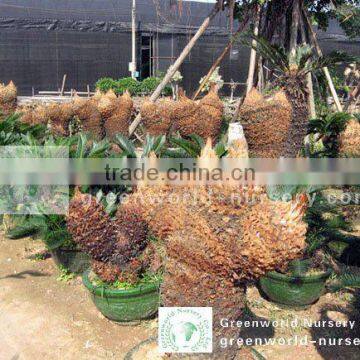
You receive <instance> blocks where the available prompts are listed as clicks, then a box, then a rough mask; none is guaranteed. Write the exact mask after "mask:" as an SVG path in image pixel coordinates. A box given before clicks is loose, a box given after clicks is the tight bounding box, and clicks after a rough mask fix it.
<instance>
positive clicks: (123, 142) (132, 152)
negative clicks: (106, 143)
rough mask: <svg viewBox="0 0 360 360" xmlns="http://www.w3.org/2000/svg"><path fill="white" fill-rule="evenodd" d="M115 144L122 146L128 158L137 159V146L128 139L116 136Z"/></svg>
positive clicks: (119, 135)
mask: <svg viewBox="0 0 360 360" xmlns="http://www.w3.org/2000/svg"><path fill="white" fill-rule="evenodd" d="M115 143H116V144H117V145H119V146H120V148H121V150H123V151H124V152H125V153H126V156H127V157H128V158H136V149H135V146H134V144H133V143H132V142H131V141H130V140H129V139H128V138H126V137H125V136H123V135H121V134H116V136H115Z"/></svg>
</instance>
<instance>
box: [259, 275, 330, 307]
mask: <svg viewBox="0 0 360 360" xmlns="http://www.w3.org/2000/svg"><path fill="white" fill-rule="evenodd" d="M330 274H331V270H327V271H324V272H322V273H319V274H315V275H296V276H291V275H285V274H281V273H279V272H276V271H271V272H269V273H267V274H266V275H265V276H264V277H262V278H261V279H260V287H261V290H262V291H263V292H264V293H265V295H266V296H267V297H268V298H269V299H270V300H271V301H273V302H275V303H279V304H284V305H289V306H306V305H310V304H313V303H315V302H316V301H317V300H319V298H320V296H321V295H322V294H324V292H325V284H326V281H327V279H328V278H329V277H330Z"/></svg>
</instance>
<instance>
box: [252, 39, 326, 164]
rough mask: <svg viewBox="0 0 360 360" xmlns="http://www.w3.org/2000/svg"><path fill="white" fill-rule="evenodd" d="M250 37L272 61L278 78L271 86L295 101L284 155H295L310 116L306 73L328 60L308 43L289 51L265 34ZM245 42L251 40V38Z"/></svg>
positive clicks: (257, 49)
mask: <svg viewBox="0 0 360 360" xmlns="http://www.w3.org/2000/svg"><path fill="white" fill-rule="evenodd" d="M250 38H251V40H252V39H255V40H256V51H257V52H258V53H259V54H260V56H262V57H263V58H264V59H265V60H267V61H268V62H269V63H270V64H271V65H272V68H273V74H274V78H275V79H274V81H273V83H272V86H273V87H274V88H276V87H278V88H281V89H283V90H284V92H285V94H286V97H287V99H288V100H289V102H290V103H291V105H292V121H291V125H290V128H289V131H288V136H287V139H286V146H285V153H284V154H283V155H284V156H286V157H296V156H297V155H298V153H299V151H300V150H301V148H302V146H303V141H304V138H305V136H306V132H307V125H308V118H309V109H308V96H309V94H308V90H307V83H306V76H307V74H308V73H310V72H312V71H315V70H317V69H320V68H321V67H323V66H325V65H326V63H327V62H328V61H329V60H328V59H325V58H317V59H315V58H314V57H313V52H312V49H311V47H309V46H308V45H302V46H298V47H297V48H296V49H295V51H294V52H292V53H290V54H288V53H286V51H285V50H284V48H282V47H280V46H277V45H272V44H270V43H269V42H268V41H267V40H266V39H264V38H263V37H259V36H254V35H250ZM246 42H247V43H248V44H249V40H247V41H246Z"/></svg>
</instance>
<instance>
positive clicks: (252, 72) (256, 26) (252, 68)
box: [246, 6, 261, 94]
mask: <svg viewBox="0 0 360 360" xmlns="http://www.w3.org/2000/svg"><path fill="white" fill-rule="evenodd" d="M260 11H261V7H260V6H258V7H257V9H256V15H255V20H254V35H255V36H258V35H259V25H260ZM255 68H256V40H253V41H252V48H251V52H250V63H249V72H248V78H247V81H246V94H248V93H249V92H250V91H251V89H252V88H253V87H254V75H255Z"/></svg>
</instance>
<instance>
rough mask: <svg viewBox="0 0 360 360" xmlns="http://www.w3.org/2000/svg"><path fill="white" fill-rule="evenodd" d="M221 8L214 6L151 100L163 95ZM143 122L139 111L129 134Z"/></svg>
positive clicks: (153, 100)
mask: <svg viewBox="0 0 360 360" xmlns="http://www.w3.org/2000/svg"><path fill="white" fill-rule="evenodd" d="M219 10H220V8H219V5H218V3H216V5H215V6H214V8H213V10H212V11H211V13H210V14H209V16H208V17H207V18H206V19H205V20H204V22H203V23H202V25H201V26H200V28H199V29H198V31H197V32H196V34H195V35H194V36H193V37H192V39H191V40H190V41H189V43H188V44H187V45H186V47H185V48H184V50H183V51H182V52H181V54H180V56H179V57H178V59H177V60H176V61H175V63H174V64H173V65H172V66H170V67H169V69H168V71H167V73H166V75H165V77H164V78H163V80H162V81H161V83H160V84H159V85H158V87H157V88H156V89H155V91H154V92H153V94H152V95H151V96H150V98H149V101H150V102H155V101H156V100H157V99H158V98H159V96H160V95H161V92H162V91H163V90H164V88H165V86H166V85H167V84H168V83H169V82H170V81H171V78H172V77H173V76H174V74H175V73H176V71H177V70H178V69H179V67H180V66H181V64H182V63H183V62H184V60H185V59H186V57H187V56H188V55H189V53H190V51H191V49H192V48H193V47H194V45H195V44H196V42H197V40H198V39H199V38H200V36H201V35H202V34H203V33H204V32H205V31H206V29H207V28H208V26H209V25H210V22H211V20H212V19H213V18H214V17H215V16H216V14H217V13H218V12H219ZM140 122H141V114H140V113H139V114H138V115H137V116H136V118H135V120H134V121H133V123H132V124H131V125H130V127H129V135H132V134H133V132H134V131H135V130H136V128H137V126H138V125H139V124H140Z"/></svg>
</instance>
